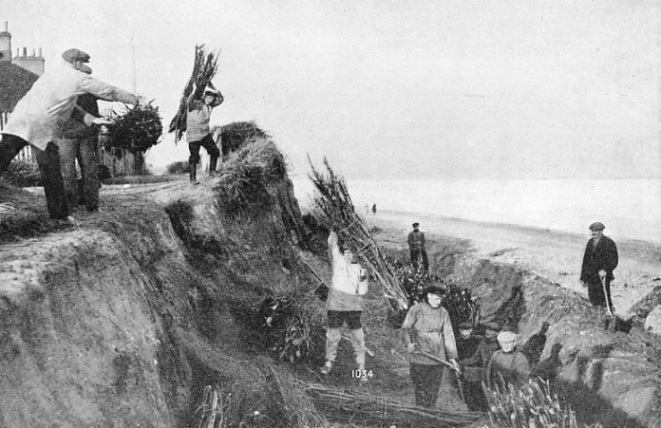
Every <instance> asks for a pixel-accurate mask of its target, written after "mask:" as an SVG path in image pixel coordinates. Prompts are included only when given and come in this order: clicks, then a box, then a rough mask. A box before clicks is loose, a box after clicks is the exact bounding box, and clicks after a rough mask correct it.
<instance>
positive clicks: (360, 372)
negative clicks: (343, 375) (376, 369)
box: [351, 369, 374, 379]
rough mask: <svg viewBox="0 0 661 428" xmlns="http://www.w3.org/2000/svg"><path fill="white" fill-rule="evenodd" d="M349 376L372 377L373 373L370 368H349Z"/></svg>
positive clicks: (355, 377) (356, 377)
mask: <svg viewBox="0 0 661 428" xmlns="http://www.w3.org/2000/svg"><path fill="white" fill-rule="evenodd" d="M351 377H352V378H354V379H372V378H373V377H374V374H373V373H372V370H369V371H367V370H360V369H358V370H351Z"/></svg>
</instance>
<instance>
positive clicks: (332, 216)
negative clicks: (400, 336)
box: [308, 157, 409, 310]
mask: <svg viewBox="0 0 661 428" xmlns="http://www.w3.org/2000/svg"><path fill="white" fill-rule="evenodd" d="M308 161H309V162H310V166H311V168H312V173H311V174H310V175H309V177H310V180H312V183H313V184H314V186H315V188H316V190H317V192H318V195H316V196H315V198H314V205H315V207H316V209H317V211H318V213H319V216H320V218H319V221H320V223H321V224H323V225H324V226H325V227H327V228H329V229H331V230H334V231H335V232H336V233H337V235H338V237H339V239H341V240H342V241H343V242H344V243H345V245H346V246H347V247H348V248H350V249H351V251H352V252H353V253H354V254H356V255H357V256H358V258H359V259H360V262H361V264H363V265H366V266H367V267H368V268H369V269H370V271H371V273H372V274H373V275H374V276H375V277H376V279H377V280H378V281H379V283H380V284H381V286H382V287H383V289H384V291H385V297H387V298H388V299H389V301H390V302H391V304H392V305H393V309H395V308H396V309H399V310H403V309H407V308H408V301H409V296H408V293H407V292H406V289H404V287H403V285H402V283H401V282H400V281H399V279H398V278H397V275H395V271H394V269H393V267H392V265H391V264H390V263H389V262H388V261H387V260H386V259H385V256H384V255H383V254H381V252H380V251H379V247H378V246H377V245H376V242H375V241H374V239H373V238H372V234H371V233H370V231H369V228H368V227H367V225H365V223H364V222H363V220H362V219H361V218H360V217H359V216H358V214H356V211H355V209H354V205H353V203H352V202H351V196H350V195H349V191H348V190H347V186H346V183H345V181H344V178H342V177H340V176H338V175H337V174H335V172H333V170H332V168H331V167H330V165H329V164H328V160H327V159H326V158H325V157H324V165H325V166H326V171H327V173H326V174H323V173H322V172H321V171H319V170H318V169H316V168H315V167H314V165H313V164H312V161H311V160H310V158H309V157H308Z"/></svg>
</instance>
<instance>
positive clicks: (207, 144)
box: [188, 134, 220, 165]
mask: <svg viewBox="0 0 661 428" xmlns="http://www.w3.org/2000/svg"><path fill="white" fill-rule="evenodd" d="M200 147H204V148H205V149H206V151H207V153H209V156H210V157H211V159H212V160H213V159H216V160H217V159H218V157H219V156H220V150H218V147H216V143H215V142H214V141H213V137H212V136H211V134H209V135H207V136H206V137H204V138H202V139H201V140H198V141H191V142H189V143H188V151H189V152H190V157H189V158H188V163H189V164H191V165H197V164H198V163H199V162H200Z"/></svg>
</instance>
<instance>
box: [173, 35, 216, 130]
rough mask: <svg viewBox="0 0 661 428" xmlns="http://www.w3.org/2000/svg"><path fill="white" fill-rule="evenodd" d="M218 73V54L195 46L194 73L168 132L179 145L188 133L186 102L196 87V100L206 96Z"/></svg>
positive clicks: (202, 46)
mask: <svg viewBox="0 0 661 428" xmlns="http://www.w3.org/2000/svg"><path fill="white" fill-rule="evenodd" d="M217 71H218V54H214V53H213V52H210V53H207V52H205V50H204V45H199V46H195V60H194V62H193V72H192V73H191V76H190V78H189V79H188V82H187V83H186V86H185V87H184V92H183V94H182V96H181V100H180V101H179V109H178V110H177V114H175V116H174V117H173V118H172V121H171V122H170V128H169V129H168V132H174V133H175V134H174V135H175V138H174V141H175V143H177V142H178V141H179V140H181V137H183V135H184V133H185V132H186V117H187V114H188V105H187V103H186V101H187V100H188V96H189V95H190V94H191V92H193V87H195V96H194V97H195V98H196V99H200V98H202V96H203V95H204V90H205V88H206V87H207V86H208V85H209V84H210V83H211V80H212V79H213V78H214V76H215V75H216V72H217Z"/></svg>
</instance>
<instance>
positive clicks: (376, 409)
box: [304, 384, 483, 427]
mask: <svg viewBox="0 0 661 428" xmlns="http://www.w3.org/2000/svg"><path fill="white" fill-rule="evenodd" d="M304 387H305V391H306V392H307V394H308V395H309V396H310V397H311V398H312V402H313V403H314V405H315V406H316V407H317V409H319V410H320V411H322V412H324V413H328V414H332V415H334V416H339V417H341V418H342V419H346V420H347V421H351V422H353V423H355V422H360V423H361V424H365V425H379V426H383V425H384V424H385V426H388V425H397V426H410V427H465V426H468V425H470V424H473V423H475V422H476V421H477V420H479V419H480V418H482V416H483V415H482V413H477V412H464V411H448V410H436V409H428V408H424V407H418V406H415V405H413V404H407V403H402V402H401V401H399V400H393V399H389V398H386V397H384V396H383V395H381V394H379V395H373V394H370V393H368V392H364V391H358V390H342V389H334V388H329V387H327V386H324V385H320V384H304Z"/></svg>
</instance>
